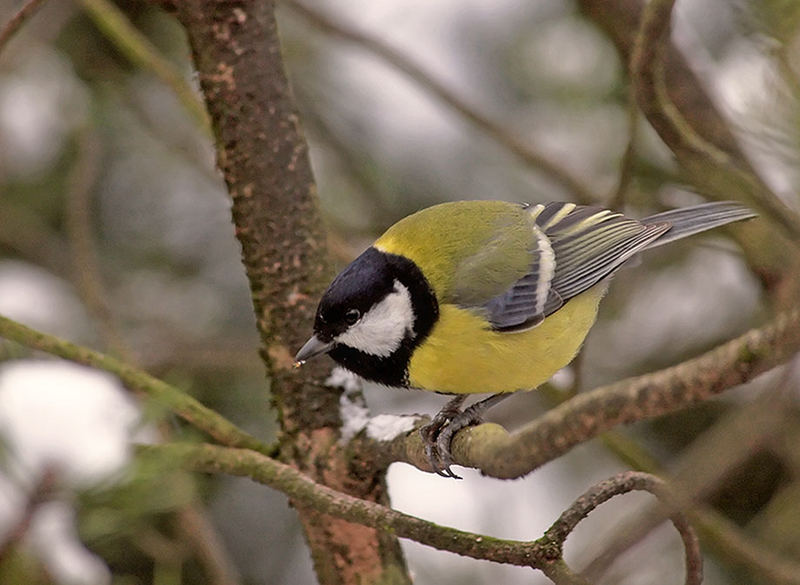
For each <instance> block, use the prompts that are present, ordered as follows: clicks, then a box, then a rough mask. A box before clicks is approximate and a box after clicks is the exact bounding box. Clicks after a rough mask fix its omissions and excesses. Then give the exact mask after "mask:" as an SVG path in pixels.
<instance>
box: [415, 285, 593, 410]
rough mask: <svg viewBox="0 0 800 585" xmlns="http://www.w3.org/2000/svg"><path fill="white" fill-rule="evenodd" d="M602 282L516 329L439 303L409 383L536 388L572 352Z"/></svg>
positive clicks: (452, 389)
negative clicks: (535, 323) (534, 324)
mask: <svg viewBox="0 0 800 585" xmlns="http://www.w3.org/2000/svg"><path fill="white" fill-rule="evenodd" d="M606 288H607V287H606V285H605V283H601V284H599V285H597V286H594V287H592V288H591V289H589V290H588V291H586V292H584V293H582V294H580V295H578V296H576V297H575V298H573V299H572V300H571V301H570V302H569V303H567V304H566V305H564V307H562V308H561V309H560V310H559V311H556V312H555V313H553V314H552V315H550V316H548V317H547V318H546V319H545V320H544V321H543V322H542V323H541V324H540V325H538V326H537V327H534V328H532V329H528V330H525V331H519V332H515V333H509V332H500V331H495V330H492V329H491V328H490V327H488V326H487V325H488V324H487V321H486V319H485V318H484V317H482V316H480V315H479V314H477V313H476V312H474V311H470V310H467V309H463V308H460V307H457V306H455V305H450V304H445V305H442V306H441V307H440V313H439V320H438V321H437V323H436V325H434V327H433V330H432V331H431V333H430V335H429V336H428V337H427V338H426V339H425V340H424V341H423V342H422V344H421V345H420V346H419V347H417V348H416V350H415V351H414V353H413V355H412V356H411V360H410V362H409V366H408V378H409V385H410V386H412V387H416V388H423V389H426V390H436V391H438V392H448V393H454V394H472V393H483V392H514V391H517V390H530V389H533V388H536V387H537V386H539V385H540V384H542V383H544V382H546V381H547V380H548V379H549V378H550V377H551V376H552V375H553V374H555V373H556V372H557V371H558V370H560V369H561V368H563V367H564V366H566V365H567V364H568V363H569V362H570V361H571V360H572V358H574V357H575V354H576V353H577V352H578V350H579V349H580V346H581V344H582V343H583V340H584V338H585V337H586V335H587V334H588V332H589V329H590V328H591V327H592V325H593V324H594V321H595V318H596V316H597V308H598V303H599V302H600V299H601V298H602V297H603V294H605V291H606Z"/></svg>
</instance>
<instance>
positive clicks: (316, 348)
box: [294, 335, 333, 366]
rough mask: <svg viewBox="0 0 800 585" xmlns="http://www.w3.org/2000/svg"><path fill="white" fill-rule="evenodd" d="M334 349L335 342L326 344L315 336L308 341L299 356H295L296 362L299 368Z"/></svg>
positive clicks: (298, 353)
mask: <svg viewBox="0 0 800 585" xmlns="http://www.w3.org/2000/svg"><path fill="white" fill-rule="evenodd" d="M332 347H333V342H329V343H325V342H324V341H320V339H319V338H318V337H317V336H316V335H313V336H312V337H311V339H309V340H308V341H306V343H305V345H304V346H303V347H301V348H300V351H298V352H297V355H296V356H294V362H295V364H297V365H298V366H299V365H301V364H302V363H303V362H305V361H306V360H308V359H311V358H312V357H314V356H315V355H320V354H321V353H328V352H329V351H330V350H331V348H332Z"/></svg>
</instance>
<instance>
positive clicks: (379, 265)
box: [296, 248, 439, 386]
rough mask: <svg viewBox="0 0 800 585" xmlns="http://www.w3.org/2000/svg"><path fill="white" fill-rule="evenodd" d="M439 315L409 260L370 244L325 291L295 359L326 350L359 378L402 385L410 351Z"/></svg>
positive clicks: (433, 300) (421, 275)
mask: <svg viewBox="0 0 800 585" xmlns="http://www.w3.org/2000/svg"><path fill="white" fill-rule="evenodd" d="M438 315H439V307H438V304H437V302H436V297H435V295H434V293H433V290H432V289H431V287H430V286H429V285H428V282H427V280H425V277H424V276H423V274H422V272H420V270H419V268H417V266H416V265H415V264H414V263H413V262H412V261H411V260H409V259H407V258H404V257H402V256H397V255H394V254H387V253H384V252H381V251H379V250H377V249H375V248H369V249H367V250H366V251H365V252H364V253H363V254H361V256H359V257H358V258H356V259H355V260H354V261H353V262H352V263H351V264H350V265H349V266H348V267H347V268H345V269H344V270H343V271H342V272H341V273H340V274H339V276H337V277H336V278H335V279H334V280H333V282H332V283H331V285H330V286H329V287H328V290H327V291H325V294H324V295H323V296H322V300H320V303H319V307H317V314H316V318H315V321H314V336H313V337H312V338H311V339H309V341H308V342H307V343H306V344H305V345H304V346H303V348H302V349H301V350H300V351H299V352H298V354H297V356H296V359H297V361H298V362H302V361H304V360H306V359H308V358H310V357H313V356H315V355H318V354H321V353H325V352H327V353H329V354H330V356H331V357H332V358H333V359H334V360H335V361H336V362H338V363H339V364H340V365H342V366H343V367H345V368H347V369H348V370H351V371H352V372H355V373H356V374H358V375H359V376H361V377H363V378H366V379H368V380H372V381H374V382H379V383H381V384H386V385H389V386H404V385H407V383H408V381H407V378H408V361H409V359H410V358H411V352H412V351H413V349H414V347H416V346H417V345H418V344H419V343H420V342H421V341H422V340H423V339H424V338H425V337H426V336H427V335H428V333H429V332H430V330H431V328H432V327H433V324H434V323H435V322H436V319H437V318H438Z"/></svg>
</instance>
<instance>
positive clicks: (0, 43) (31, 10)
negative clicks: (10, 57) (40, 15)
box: [0, 0, 45, 53]
mask: <svg viewBox="0 0 800 585" xmlns="http://www.w3.org/2000/svg"><path fill="white" fill-rule="evenodd" d="M44 3H45V0H28V1H27V2H25V4H23V5H22V7H21V8H20V9H19V10H17V12H16V13H15V14H14V16H12V17H11V19H10V20H9V21H8V22H7V23H6V25H5V26H4V27H3V28H2V29H0V53H2V52H3V49H5V48H6V45H7V44H8V42H9V41H10V40H11V39H12V37H13V36H14V35H15V34H17V31H19V29H21V28H22V25H23V24H25V23H26V22H27V21H28V19H29V18H31V17H32V16H33V15H34V14H36V13H37V12H38V11H39V9H40V8H41V7H42V6H43V5H44Z"/></svg>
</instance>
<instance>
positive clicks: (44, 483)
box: [0, 468, 58, 566]
mask: <svg viewBox="0 0 800 585" xmlns="http://www.w3.org/2000/svg"><path fill="white" fill-rule="evenodd" d="M57 480H58V474H57V473H56V471H55V469H53V468H45V469H44V471H43V473H42V475H41V477H40V478H39V480H38V481H37V482H36V485H34V486H33V489H32V490H30V492H29V493H28V497H27V499H26V501H25V506H24V508H23V509H22V514H21V515H20V517H19V518H18V519H17V521H16V522H15V523H14V525H13V526H11V527H9V528H8V529H7V530H6V531H5V534H4V536H3V540H2V541H0V566H2V565H3V561H5V559H6V558H7V557H8V555H9V553H10V552H11V551H12V549H13V548H14V546H15V545H16V544H18V543H19V542H21V541H22V539H23V538H25V535H26V534H27V533H28V530H30V527H31V522H33V517H34V516H35V515H36V512H37V511H38V510H39V507H40V506H41V505H42V504H44V503H45V502H47V500H48V499H49V498H50V497H51V495H52V492H53V489H54V488H55V487H56V483H57ZM5 528H6V527H4V529H5Z"/></svg>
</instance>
